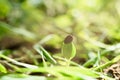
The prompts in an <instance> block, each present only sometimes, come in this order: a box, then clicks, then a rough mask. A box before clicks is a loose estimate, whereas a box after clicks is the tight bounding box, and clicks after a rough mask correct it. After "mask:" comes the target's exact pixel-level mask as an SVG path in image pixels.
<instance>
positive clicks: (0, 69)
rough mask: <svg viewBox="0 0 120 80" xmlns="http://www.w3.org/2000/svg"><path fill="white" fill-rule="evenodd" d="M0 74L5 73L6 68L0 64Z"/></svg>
mask: <svg viewBox="0 0 120 80" xmlns="http://www.w3.org/2000/svg"><path fill="white" fill-rule="evenodd" d="M0 72H2V73H7V70H6V68H5V67H4V66H3V65H2V64H0Z"/></svg>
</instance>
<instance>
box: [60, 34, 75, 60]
mask: <svg viewBox="0 0 120 80" xmlns="http://www.w3.org/2000/svg"><path fill="white" fill-rule="evenodd" d="M62 54H63V56H64V57H65V58H66V59H70V60H71V59H72V58H73V57H75V54H76V48H75V46H74V44H73V37H72V36H71V35H68V36H67V37H66V38H65V40H64V43H63V46H62Z"/></svg>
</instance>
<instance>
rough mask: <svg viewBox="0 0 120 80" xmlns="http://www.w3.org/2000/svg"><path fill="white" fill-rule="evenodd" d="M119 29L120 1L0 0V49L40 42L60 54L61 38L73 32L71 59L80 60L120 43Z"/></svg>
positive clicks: (49, 49)
mask: <svg viewBox="0 0 120 80" xmlns="http://www.w3.org/2000/svg"><path fill="white" fill-rule="evenodd" d="M119 28H120V0H0V49H11V47H12V48H13V47H16V46H18V45H21V44H23V45H25V44H26V43H28V44H27V45H28V46H31V45H32V44H34V43H36V42H38V41H40V42H41V43H42V44H43V45H44V46H46V49H48V51H50V52H52V53H60V52H59V50H60V48H61V45H62V41H63V40H64V38H65V37H66V36H67V35H68V34H72V35H73V36H74V38H75V39H74V43H75V45H76V48H77V55H76V58H75V59H74V60H76V61H78V62H81V63H83V62H85V61H86V60H87V59H88V58H90V57H93V56H95V55H97V52H98V51H102V50H104V49H107V48H108V46H110V45H114V44H117V43H119V41H120V29H119ZM30 44H31V45H30ZM119 51H120V50H119V49H118V50H117V51H116V52H115V54H110V55H112V56H116V55H117V54H118V53H119ZM81 60H83V61H81Z"/></svg>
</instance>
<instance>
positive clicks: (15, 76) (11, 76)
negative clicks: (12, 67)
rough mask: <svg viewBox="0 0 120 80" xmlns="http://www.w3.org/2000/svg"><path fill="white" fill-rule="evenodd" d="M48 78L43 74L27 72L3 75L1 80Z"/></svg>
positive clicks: (39, 79) (38, 79) (43, 79)
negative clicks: (30, 74) (33, 74)
mask: <svg viewBox="0 0 120 80" xmlns="http://www.w3.org/2000/svg"><path fill="white" fill-rule="evenodd" d="M8 79H9V80H47V79H46V78H45V77H43V76H28V75H25V74H8V75H5V76H2V77H1V79H0V80H8Z"/></svg>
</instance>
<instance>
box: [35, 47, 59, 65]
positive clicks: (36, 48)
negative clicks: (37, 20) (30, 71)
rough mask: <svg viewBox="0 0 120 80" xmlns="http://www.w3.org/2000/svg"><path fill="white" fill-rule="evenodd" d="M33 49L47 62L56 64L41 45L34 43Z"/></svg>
mask: <svg viewBox="0 0 120 80" xmlns="http://www.w3.org/2000/svg"><path fill="white" fill-rule="evenodd" d="M34 48H35V50H36V51H37V52H38V53H39V54H40V55H41V56H43V57H44V58H45V59H46V60H48V61H49V62H51V63H53V64H56V63H57V62H56V60H55V59H54V58H53V57H52V56H51V55H50V53H48V52H47V51H46V50H45V49H44V48H43V47H42V46H39V45H35V46H34Z"/></svg>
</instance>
